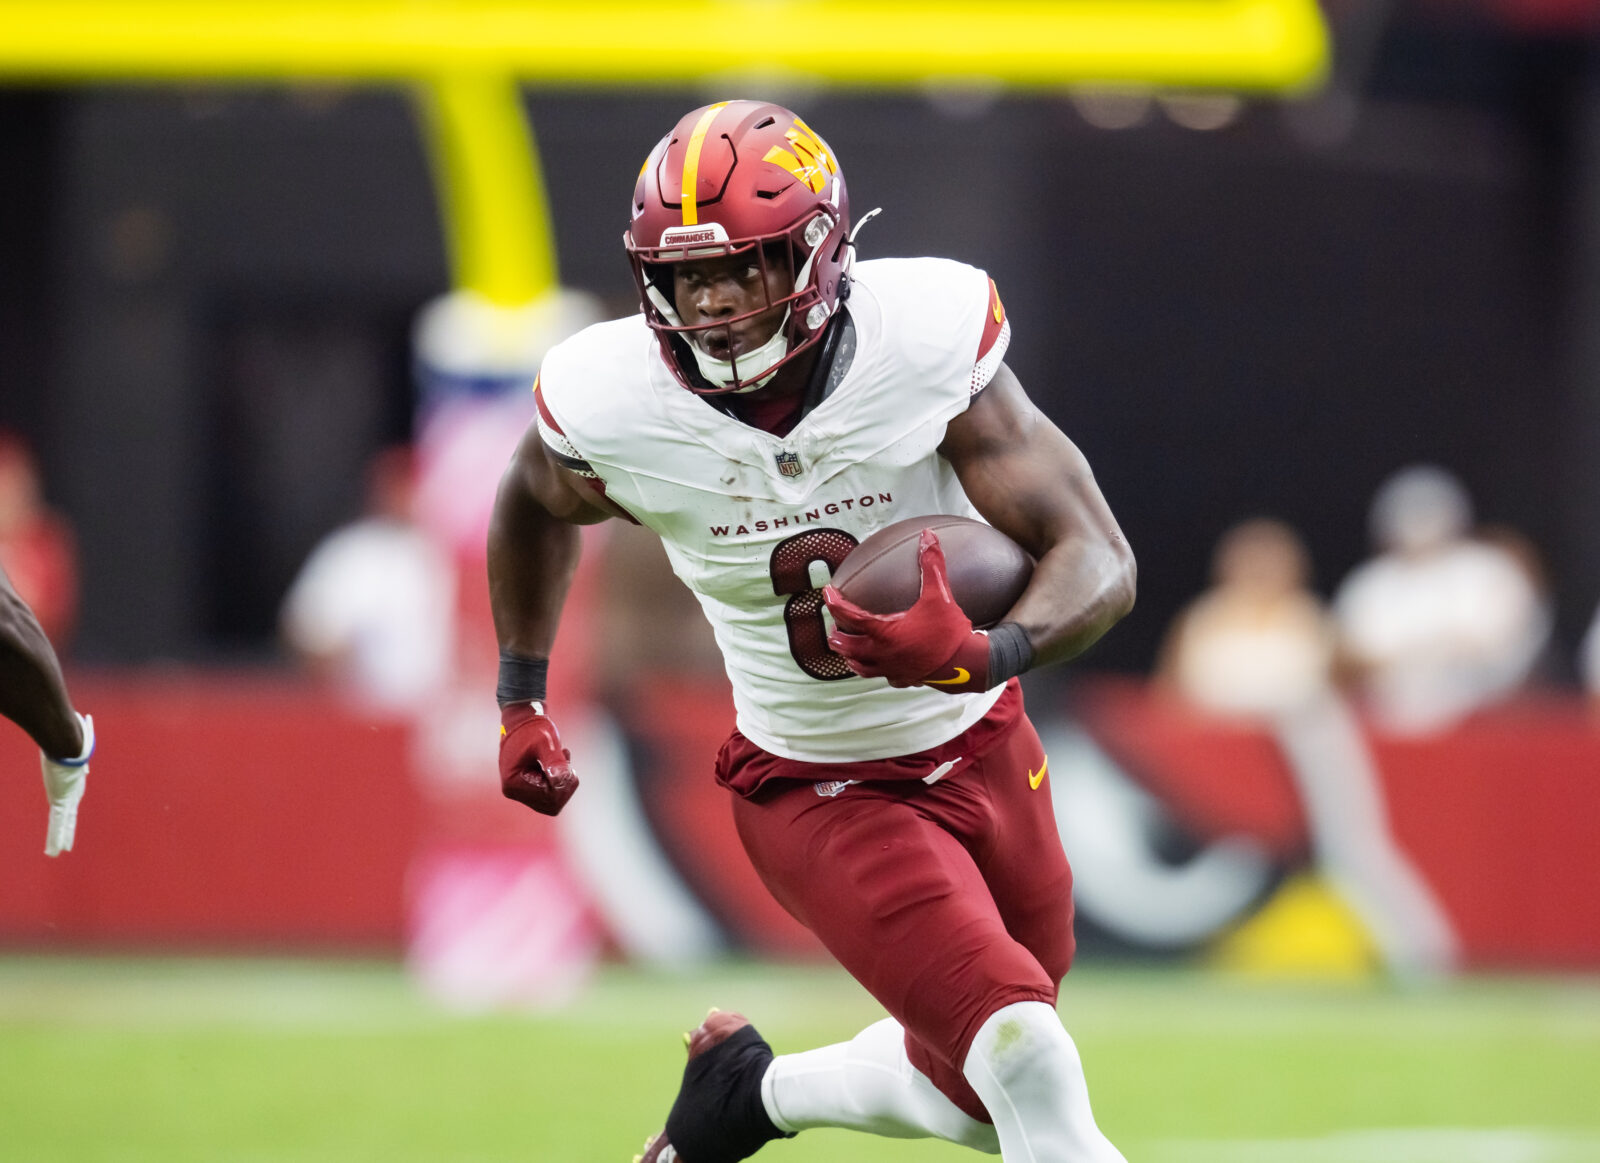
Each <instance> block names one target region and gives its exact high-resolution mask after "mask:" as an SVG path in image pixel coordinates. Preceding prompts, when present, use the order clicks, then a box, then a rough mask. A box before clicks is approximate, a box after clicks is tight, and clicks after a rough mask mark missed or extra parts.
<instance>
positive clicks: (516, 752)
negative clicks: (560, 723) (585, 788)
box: [500, 702, 578, 816]
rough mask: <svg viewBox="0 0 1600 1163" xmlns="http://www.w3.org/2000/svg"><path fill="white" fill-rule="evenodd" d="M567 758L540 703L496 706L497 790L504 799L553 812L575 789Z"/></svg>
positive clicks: (562, 805) (553, 725)
mask: <svg viewBox="0 0 1600 1163" xmlns="http://www.w3.org/2000/svg"><path fill="white" fill-rule="evenodd" d="M571 758H572V752H570V751H568V750H567V749H566V748H565V747H563V746H561V736H560V735H558V734H557V733H556V725H555V724H554V723H552V722H551V721H550V720H549V718H547V717H546V715H545V713H544V704H543V703H537V702H534V703H512V704H510V705H509V706H505V707H501V708H500V790H501V791H502V792H503V793H504V794H505V796H506V798H507V799H513V800H516V801H517V802H518V803H524V804H527V805H528V806H529V807H530V808H532V809H533V810H534V811H536V812H539V813H541V814H542V815H546V816H553V815H555V814H556V813H557V812H559V811H560V810H561V809H562V807H564V806H565V805H566V802H567V801H568V800H570V799H571V798H572V793H573V792H575V791H577V790H578V777H577V776H576V775H574V774H573V772H572V764H571V763H570V762H568V761H569V760H570V759H571Z"/></svg>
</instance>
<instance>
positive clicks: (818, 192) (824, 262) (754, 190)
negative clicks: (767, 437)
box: [622, 101, 850, 395]
mask: <svg viewBox="0 0 1600 1163" xmlns="http://www.w3.org/2000/svg"><path fill="white" fill-rule="evenodd" d="M849 234H850V201H849V199H848V198H847V197H846V195H845V188H844V175H843V174H841V173H840V172H839V163H838V161H837V160H836V159H835V158H834V156H833V151H832V150H831V149H829V148H828V145H827V143H826V142H824V141H823V140H822V139H821V138H820V137H818V136H817V135H816V134H815V133H814V132H812V130H811V128H810V127H809V126H807V125H806V123H805V122H804V121H801V120H800V118H798V117H796V116H795V115H794V114H793V113H791V112H790V111H789V110H787V109H785V108H783V106H781V105H772V104H768V103H766V102H761V101H719V102H718V103H717V104H715V105H707V106H705V107H704V108H702V109H696V110H695V111H694V112H693V113H689V114H687V115H686V116H685V117H684V118H683V119H682V120H681V121H679V122H678V124H677V125H676V126H674V127H673V130H672V132H671V133H668V134H667V135H666V136H665V137H663V138H662V139H661V141H660V142H659V143H658V144H657V145H656V147H655V149H653V150H651V151H650V157H649V158H648V159H647V160H646V161H645V163H644V167H643V168H642V169H640V171H639V182H638V185H637V186H635V188H634V192H633V222H632V224H631V225H630V226H629V228H628V230H627V232H626V233H625V234H623V236H622V242H623V245H624V246H625V247H626V248H627V250H628V259H629V261H630V262H631V264H632V266H633V275H634V280H635V281H636V282H637V283H638V285H639V299H640V302H641V303H642V304H643V306H644V316H645V321H646V322H647V323H649V325H650V327H651V328H652V329H653V330H654V331H655V333H656V337H657V338H658V339H659V341H660V343H661V353H662V355H663V356H664V357H665V358H666V361H667V366H668V367H669V368H671V369H672V373H673V374H674V375H675V376H676V377H677V378H678V382H679V383H681V384H683V386H684V387H686V388H688V389H689V390H690V391H692V392H699V393H701V394H703V395H717V394H721V393H723V392H741V391H750V390H751V389H753V388H756V387H759V386H761V385H762V384H764V383H766V382H767V381H768V380H769V379H770V378H771V377H772V374H773V373H774V372H775V371H777V369H778V368H779V367H781V366H782V365H783V364H785V363H787V362H788V361H789V360H791V359H793V358H794V357H795V356H797V355H799V354H800V353H801V352H802V351H804V350H805V349H806V348H808V347H810V346H811V345H812V344H813V343H816V342H817V341H818V340H819V339H820V338H821V337H822V333H823V331H824V329H825V328H826V327H827V324H828V320H829V319H830V318H832V317H833V313H834V312H835V311H836V310H837V309H838V306H839V300H840V298H842V297H843V296H844V295H846V294H847V293H848V290H847V286H848V276H847V272H848V270H849V267H850V241H849ZM744 252H750V253H751V257H752V261H754V262H757V263H759V264H760V266H761V270H762V274H763V275H765V274H766V271H767V266H768V264H769V262H771V261H772V258H773V256H774V255H781V256H784V257H785V258H786V260H787V262H788V269H789V270H790V271H793V272H794V274H795V279H794V285H793V288H792V290H791V291H790V292H789V293H788V294H787V295H785V296H784V297H783V298H780V299H777V300H775V301H773V302H771V303H769V304H767V305H766V306H764V307H763V308H761V310H760V311H752V312H748V313H746V314H745V315H741V316H738V317H737V318H735V319H721V320H718V321H717V322H716V323H714V324H707V325H702V326H694V327H691V326H685V325H684V324H683V321H682V320H681V319H680V318H679V317H678V313H677V311H676V310H675V309H674V306H673V279H672V266H673V264H674V263H681V262H689V261H693V260H696V259H703V258H716V257H721V256H724V255H732V254H740V253H744ZM762 285H763V286H765V285H766V279H765V278H763V279H762ZM777 306H783V307H785V308H787V310H786V313H785V315H784V321H783V323H782V325H781V326H780V327H779V328H778V333H777V335H775V336H774V337H773V339H772V342H771V343H769V344H767V345H766V346H764V347H763V348H761V349H758V350H757V351H755V352H746V353H745V354H744V355H743V356H742V357H737V356H734V355H733V354H732V353H731V352H730V353H729V359H728V360H726V361H719V360H716V359H713V358H712V357H711V356H709V355H708V354H707V353H706V352H705V350H704V349H703V348H702V347H701V345H700V344H699V343H697V342H696V339H697V338H698V337H699V335H700V334H702V333H704V332H708V331H713V330H719V329H722V328H726V327H727V326H728V325H729V324H731V323H737V322H739V321H740V320H742V319H748V318H751V317H753V316H754V315H758V314H760V313H761V312H762V311H767V310H771V309H772V308H773V307H777ZM741 359H742V361H743V362H744V364H745V367H744V368H743V369H741V368H740V367H739V363H740V361H741Z"/></svg>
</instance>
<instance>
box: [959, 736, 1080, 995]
mask: <svg viewBox="0 0 1600 1163" xmlns="http://www.w3.org/2000/svg"><path fill="white" fill-rule="evenodd" d="M978 766H979V770H978V771H977V772H976V773H975V774H976V775H977V777H978V778H980V779H981V780H983V782H984V786H985V791H986V794H987V796H988V799H989V810H990V812H991V813H992V819H993V827H994V841H993V842H992V843H990V844H986V845H984V846H983V847H982V849H981V850H980V856H979V861H978V863H979V869H980V871H981V872H982V874H983V878H984V882H985V883H986V884H987V885H988V887H989V892H990V894H991V895H992V896H993V898H994V901H995V907H996V908H997V909H998V911H999V913H1000V916H1001V918H1002V919H1003V920H1004V922H1005V925H1006V928H1007V930H1008V931H1009V932H1010V933H1011V934H1012V936H1014V937H1015V938H1016V939H1017V940H1018V941H1019V942H1021V944H1022V945H1024V946H1025V947H1026V948H1027V949H1028V950H1029V951H1030V952H1032V953H1033V955H1034V957H1035V958H1037V959H1038V961H1039V963H1040V964H1041V965H1043V966H1044V968H1045V970H1046V972H1047V973H1048V974H1049V976H1050V978H1051V980H1052V981H1055V982H1059V981H1060V980H1061V978H1062V976H1063V975H1065V973H1066V972H1067V970H1068V968H1070V967H1071V965H1072V956H1073V952H1074V949H1075V943H1074V939H1073V934H1072V921H1073V910H1072V869H1071V867H1070V866H1069V865H1068V863H1067V856H1066V852H1065V851H1064V850H1063V849H1062V847H1061V833H1060V831H1059V829H1058V827H1057V824H1056V815H1055V808H1054V805H1053V804H1052V802H1051V795H1050V774H1049V767H1048V757H1047V756H1046V755H1045V753H1044V747H1043V745H1042V744H1041V743H1040V742H1039V735H1038V732H1037V731H1036V730H1035V729H1034V727H1033V724H1032V723H1030V722H1029V721H1028V719H1027V718H1026V717H1022V718H1019V719H1018V720H1017V723H1016V724H1015V726H1013V727H1012V728H1011V730H1010V731H1008V732H1007V734H1006V737H1005V738H1004V739H1003V740H1001V741H1000V742H999V743H998V744H997V745H996V746H994V747H992V748H990V749H989V750H988V751H987V752H985V753H984V755H983V756H982V757H981V759H980V760H979V764H978Z"/></svg>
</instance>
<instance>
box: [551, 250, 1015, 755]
mask: <svg viewBox="0 0 1600 1163" xmlns="http://www.w3.org/2000/svg"><path fill="white" fill-rule="evenodd" d="M852 276H853V277H852V286H851V293H850V298H849V299H848V301H847V304H848V309H849V312H850V317H851V319H852V321H853V323H854V325H855V333H856V348H855V356H854V359H853V360H852V361H851V363H850V365H849V369H848V371H846V373H845V374H844V377H843V379H842V380H841V381H840V382H839V383H838V386H837V387H836V388H835V389H834V391H833V392H832V393H831V394H830V395H829V396H827V398H826V399H824V400H823V401H822V402H821V403H820V404H819V405H818V406H817V407H816V408H815V409H813V410H812V411H811V412H809V413H808V414H807V415H805V416H804V417H803V418H802V419H801V421H800V422H799V424H797V425H796V426H795V428H794V430H793V431H791V432H790V433H789V434H788V435H787V436H783V437H778V436H773V435H771V434H770V433H767V432H763V431H761V430H760V429H758V428H755V427H752V426H750V425H747V424H744V423H742V422H740V421H738V420H735V419H734V418H733V417H731V416H728V415H726V414H725V413H723V412H721V411H719V410H718V409H716V408H715V407H713V406H712V405H711V404H710V403H708V402H707V401H706V400H704V399H702V398H700V397H699V396H696V395H695V394H693V393H692V392H689V391H686V390H685V389H684V388H683V387H682V386H681V385H680V384H679V383H678V382H677V380H675V379H674V378H673V376H672V373H671V372H670V371H669V370H668V369H667V366H666V364H665V363H664V362H663V359H662V356H661V353H660V349H659V347H658V345H657V341H656V337H655V335H654V333H653V332H651V331H650V329H649V328H648V327H647V326H646V325H645V322H644V318H643V316H634V317H632V318H628V319H619V320H616V321H614V322H609V323H601V324H597V325H595V326H593V327H589V328H587V329H586V330H584V331H581V332H579V333H578V334H577V335H575V336H573V337H572V338H571V339H569V340H567V341H566V342H564V343H562V344H560V345H559V346H557V347H556V348H554V349H553V350H551V352H550V353H549V354H548V355H547V356H546V357H545V361H544V365H543V367H542V368H541V370H540V387H539V389H538V391H539V395H540V417H539V425H540V432H541V434H542V435H543V437H544V439H545V441H546V443H547V444H548V445H549V446H550V447H551V449H552V450H553V451H554V452H555V453H556V454H557V456H558V459H560V460H561V461H562V463H564V464H567V465H568V466H569V467H573V468H575V469H576V470H577V471H579V472H581V473H584V474H585V475H590V474H592V475H593V476H595V477H597V478H598V480H599V482H600V483H602V484H603V485H604V488H605V493H606V496H607V498H608V499H609V500H611V501H613V502H615V503H616V504H617V505H619V506H621V507H622V508H623V509H625V510H626V511H627V512H628V513H629V514H631V515H632V516H633V517H634V518H635V519H636V520H638V521H639V522H640V523H641V524H644V525H647V526H649V527H650V528H651V529H653V530H654V531H655V532H656V533H658V534H659V535H660V536H661V540H662V541H663V542H664V543H665V545H666V549H667V555H668V557H669V559H670V560H671V562H672V568H673V570H674V571H676V573H677V575H678V577H680V578H681V579H682V580H683V581H684V583H685V584H687V585H688V587H689V588H690V589H691V590H693V591H694V593H695V596H696V597H698V598H699V599H700V605H701V607H702V608H703V609H704V610H705V613H706V617H707V618H708V619H709V620H710V622H711V626H712V629H713V630H714V631H715V633H716V638H717V643H718V645H719V646H720V647H721V649H722V655H723V659H724V661H725V664H726V666H727V670H728V676H729V678H730V679H731V680H732V682H733V695H734V704H735V707H736V709H737V711H738V726H739V730H740V731H742V732H743V733H744V735H745V736H746V737H747V738H749V739H750V740H751V741H752V742H754V743H755V744H756V745H757V746H759V747H762V748H764V749H765V750H768V751H770V752H773V753H774V754H776V755H780V756H783V757H785V758H789V759H799V760H807V761H811V762H840V761H851V760H863V759H881V758H886V757H888V756H892V755H906V754H910V753H912V752H917V751H922V750H925V749H927V748H929V747H934V746H937V745H938V744H940V743H943V742H945V741H946V740H948V739H951V738H953V737H955V736H956V735H958V734H960V733H961V732H962V731H964V730H966V729H967V728H968V727H970V726H971V725H972V724H973V723H975V722H977V721H978V720H979V719H980V718H982V717H983V715H984V714H985V713H986V712H987V711H988V710H989V708H990V707H991V706H993V705H994V703H995V701H996V700H997V699H998V698H999V697H1000V690H999V689H996V690H992V691H984V692H981V693H974V694H960V695H949V694H944V693H941V692H939V691H936V690H932V689H929V688H926V687H912V688H909V689H899V690H897V689H895V688H893V687H891V686H889V684H888V682H887V681H885V680H883V679H868V678H859V677H857V676H856V675H854V674H853V673H852V672H851V671H850V669H849V668H848V667H847V666H846V665H845V663H844V659H842V658H841V657H840V656H839V655H837V654H835V653H833V652H832V651H830V650H829V649H828V646H827V628H826V626H825V625H824V621H823V608H822V593H821V587H822V586H823V585H825V584H826V583H827V581H828V579H829V576H830V573H831V571H832V570H833V569H836V568H837V567H838V565H839V563H840V562H841V561H842V560H843V559H844V556H845V554H846V553H848V552H849V551H850V549H851V548H852V547H854V546H855V545H856V544H858V543H859V542H861V541H863V540H865V539H866V538H867V536H868V535H870V534H871V533H873V532H875V531H876V530H878V529H881V528H882V527H883V526H885V525H889V524H892V523H893V522H895V521H899V520H903V519H904V518H907V517H918V516H927V515H931V514H939V513H950V514H956V515H959V516H963V517H973V518H978V519H981V518H980V517H979V514H978V512H977V511H976V510H975V509H974V508H973V507H972V503H971V502H970V501H969V500H968V499H967V496H966V494H965V493H964V492H963V491H962V488H961V484H960V482H959V481H957V479H956V475H955V472H954V471H953V470H952V469H951V467H950V465H949V463H948V462H946V461H945V460H944V459H943V458H942V457H940V456H939V455H938V451H937V450H938V447H939V445H940V443H941V442H942V441H943V439H944V435H945V427H946V425H947V424H948V423H949V422H950V420H951V418H953V417H954V416H957V415H959V414H960V413H961V412H963V411H964V410H965V409H966V407H967V405H968V403H969V402H970V400H971V399H972V396H973V395H974V394H975V393H976V392H977V391H978V390H979V389H981V388H982V387H983V386H984V385H986V384H987V383H988V382H989V380H990V378H991V377H993V375H994V373H995V371H996V369H997V368H998V367H999V365H1000V360H1001V358H1002V356H1003V355H1004V353H1005V349H1006V345H1007V343H1008V342H1009V339H1010V324H1009V322H1007V321H1006V320H1005V319H1004V310H1003V308H1002V307H1001V306H1000V300H999V298H998V296H997V295H996V293H995V292H994V289H993V284H992V283H991V282H990V281H989V279H988V277H987V276H986V275H985V274H984V273H983V272H982V271H980V270H977V269H975V268H973V267H969V266H965V265H963V264H961V263H956V262H950V261H947V260H944V259H931V258H923V259H878V260H873V261H869V262H862V263H859V264H857V265H856V267H855V268H854V271H853V272H852ZM986 325H987V326H986ZM980 344H982V345H983V348H984V349H983V350H981V351H980ZM580 462H581V463H580Z"/></svg>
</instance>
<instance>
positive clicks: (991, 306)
mask: <svg viewBox="0 0 1600 1163" xmlns="http://www.w3.org/2000/svg"><path fill="white" fill-rule="evenodd" d="M988 282H989V301H988V305H987V307H985V309H984V316H983V332H982V334H981V335H980V336H979V337H978V354H977V358H976V360H974V362H973V365H972V382H971V394H972V395H974V396H976V395H977V394H978V393H979V392H981V391H983V389H984V388H986V387H988V386H989V381H990V380H992V379H994V376H995V373H996V372H997V371H999V370H1000V361H1001V360H1002V359H1004V358H1005V354H1006V348H1008V347H1009V346H1011V320H1010V319H1008V318H1006V308H1005V304H1003V303H1001V302H1000V289H999V288H998V287H996V286H995V285H994V280H993V279H989V281H988Z"/></svg>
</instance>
